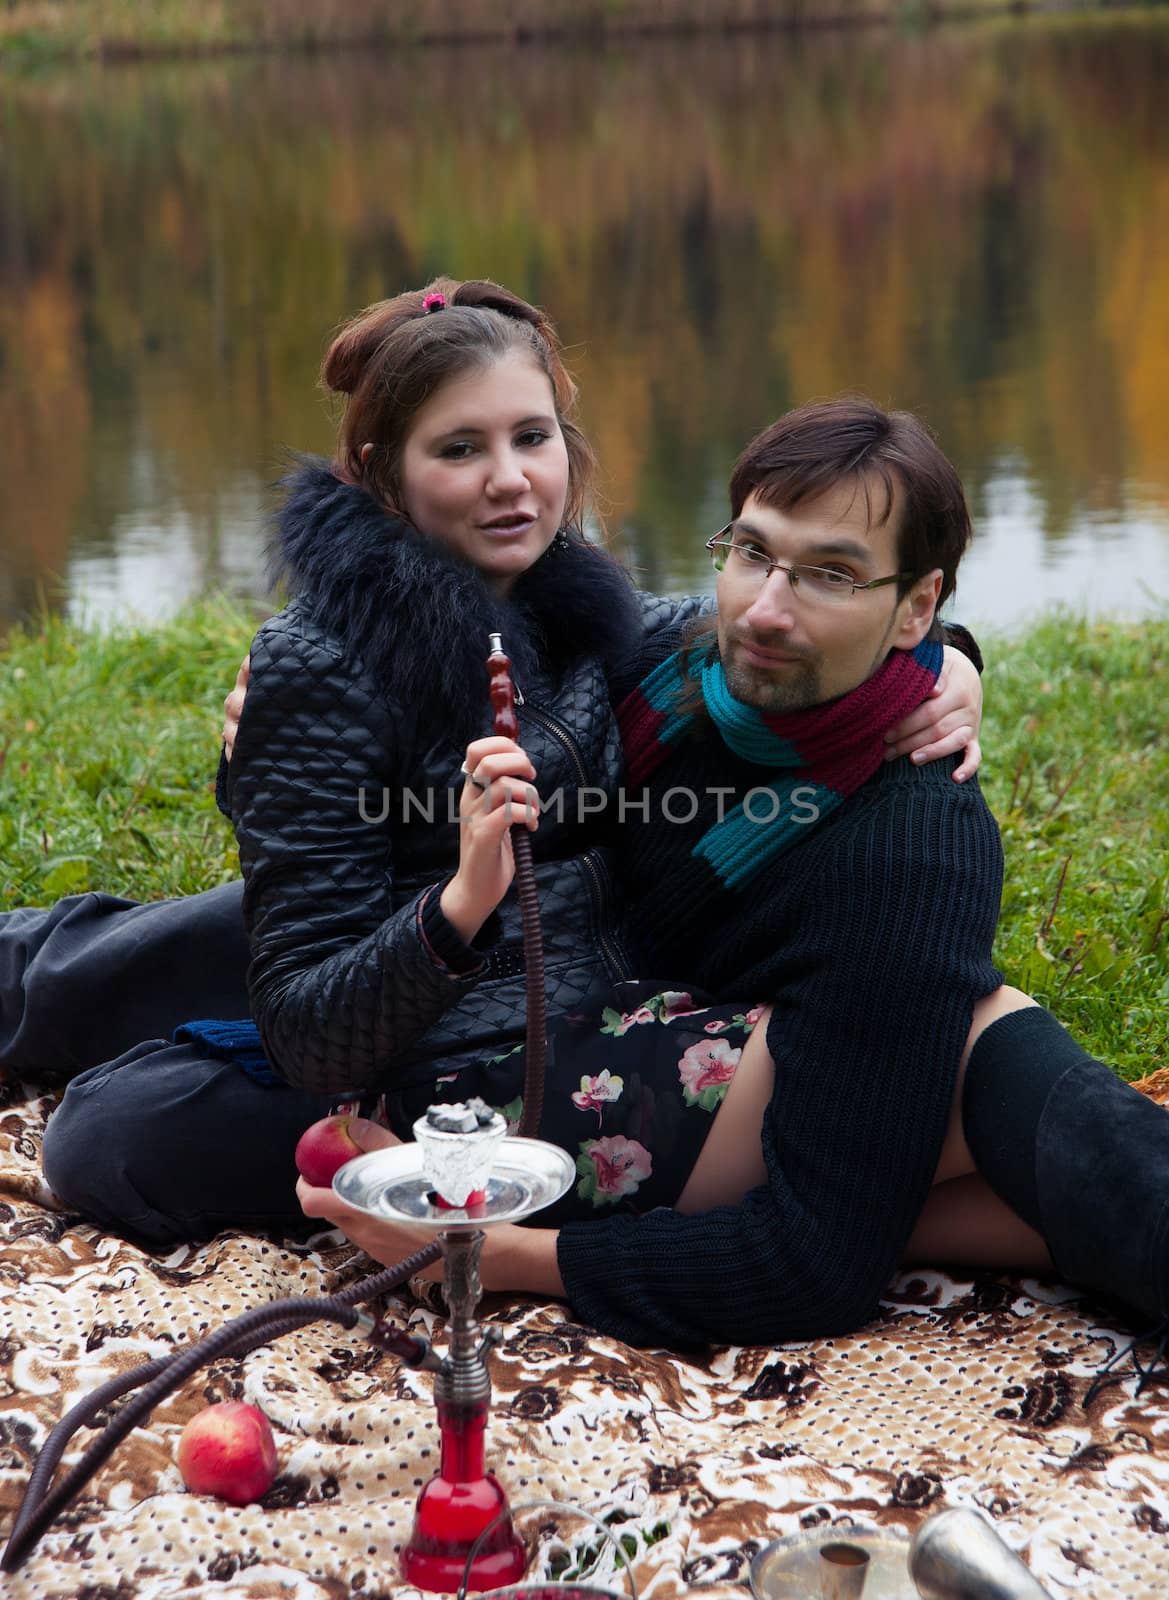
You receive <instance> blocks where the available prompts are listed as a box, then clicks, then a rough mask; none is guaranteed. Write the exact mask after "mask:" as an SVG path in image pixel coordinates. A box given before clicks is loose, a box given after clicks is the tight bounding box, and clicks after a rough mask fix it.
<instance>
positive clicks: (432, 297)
mask: <svg viewBox="0 0 1169 1600" xmlns="http://www.w3.org/2000/svg"><path fill="white" fill-rule="evenodd" d="M445 306H446V295H445V294H428V295H427V296H426V298H425V300H423V302H422V309H423V311H426V312H430V311H442V310H443V308H444V307H445Z"/></svg>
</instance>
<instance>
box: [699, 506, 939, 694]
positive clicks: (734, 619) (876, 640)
mask: <svg viewBox="0 0 1169 1600" xmlns="http://www.w3.org/2000/svg"><path fill="white" fill-rule="evenodd" d="M869 498H871V500H872V503H873V506H874V508H880V507H882V506H883V505H884V487H883V485H882V484H881V483H880V482H879V481H878V482H875V483H873V484H871V485H870V497H869ZM900 514H901V512H900V501H899V498H898V500H896V501H895V502H894V506H893V510H892V513H891V515H890V516H889V517H887V518H886V520H885V522H884V523H882V524H881V525H880V526H873V527H870V526H869V512H868V505H867V503H866V496H865V493H864V488H863V486H861V485H857V484H854V483H851V482H845V483H841V484H839V485H837V487H836V488H835V489H831V490H829V492H828V493H827V494H825V495H822V496H821V497H820V498H819V499H818V500H812V501H809V502H807V503H804V504H801V505H798V506H796V507H795V508H794V509H793V510H791V511H777V510H775V509H773V508H772V507H770V506H765V505H761V504H760V502H759V501H758V500H757V499H756V497H755V496H754V495H751V496H749V497H748V499H747V502H746V504H745V505H744V507H743V509H742V512H741V513H740V515H739V517H738V519H737V520H736V522H735V524H734V528H733V535H734V538H735V539H736V541H737V542H740V543H750V544H754V545H758V547H759V548H760V549H761V550H763V551H765V552H766V554H767V555H768V556H770V557H771V559H772V560H773V561H782V562H784V563H785V564H792V565H801V566H811V567H830V568H832V569H834V570H836V571H840V572H843V573H847V575H848V576H849V577H850V578H851V579H853V580H854V581H855V582H857V583H867V582H868V581H869V579H870V578H884V577H887V576H888V575H889V574H890V573H894V572H896V571H897V537H896V530H897V526H898V522H899V519H900ZM728 537H729V536H728ZM940 586H941V573H940V571H939V572H934V573H930V574H928V575H927V576H926V577H924V578H919V579H918V580H917V581H916V582H915V583H914V584H913V586H912V587H911V588H910V590H909V591H908V593H906V594H905V595H903V596H902V597H901V598H900V599H898V598H897V586H896V584H889V585H887V586H886V587H885V588H881V589H870V590H868V591H867V592H866V591H859V592H857V593H850V594H849V596H848V598H847V599H843V600H840V601H838V602H836V603H832V602H831V601H828V602H824V601H819V602H817V601H815V600H813V599H810V598H808V597H807V586H806V585H805V586H804V588H801V589H799V590H793V589H792V586H791V584H790V582H789V581H788V577H787V574H786V573H785V572H779V571H776V570H775V569H772V571H771V572H770V573H769V574H768V575H767V577H766V578H763V577H762V574H761V573H760V571H759V570H758V569H753V568H751V567H750V566H749V564H748V563H747V562H743V561H736V560H734V559H732V560H730V561H728V562H727V565H726V566H725V567H724V568H723V570H722V571H721V572H720V573H719V576H718V590H717V593H718V642H719V651H720V654H721V656H722V663H723V670H724V672H725V673H726V678H727V684H728V686H729V688H730V691H731V693H732V695H734V697H735V699H736V700H740V701H742V702H743V703H744V704H745V705H749V706H755V707H756V708H757V709H758V710H760V711H774V712H782V711H802V710H805V709H806V708H807V707H808V706H816V705H822V704H824V702H826V701H828V700H835V699H836V698H837V697H838V696H839V695H842V694H847V693H848V692H849V690H850V689H855V688H856V687H857V685H858V684H861V683H863V682H864V681H865V679H866V678H869V677H871V676H872V674H873V673H874V672H875V671H876V670H877V668H878V667H879V666H880V665H881V663H882V662H883V661H884V659H885V657H886V656H887V655H888V653H889V651H890V650H892V649H901V650H912V649H913V647H914V646H915V645H916V644H918V643H920V641H921V640H922V639H923V638H924V637H925V634H926V632H927V631H928V629H929V625H930V622H931V621H932V618H933V612H934V604H935V602H936V599H937V594H938V591H939V589H940Z"/></svg>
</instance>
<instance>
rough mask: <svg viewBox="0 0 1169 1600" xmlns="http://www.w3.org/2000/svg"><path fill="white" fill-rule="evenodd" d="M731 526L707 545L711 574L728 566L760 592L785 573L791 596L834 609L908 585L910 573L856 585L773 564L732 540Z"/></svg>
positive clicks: (832, 574) (818, 570) (824, 571)
mask: <svg viewBox="0 0 1169 1600" xmlns="http://www.w3.org/2000/svg"><path fill="white" fill-rule="evenodd" d="M734 526H735V525H734V523H733V522H728V523H727V525H726V527H725V528H720V529H719V530H718V532H717V533H712V534H711V536H710V538H709V539H708V540H707V541H706V548H707V549H708V550H709V551H710V554H711V558H712V560H713V561H714V570H715V571H716V572H722V571H723V570H724V569H725V568H726V567H727V566H728V565H729V566H730V567H731V569H732V571H733V572H734V573H735V575H736V576H737V577H742V578H751V579H753V580H754V581H755V582H757V583H758V585H759V587H760V588H762V586H763V584H764V583H765V582H766V580H767V579H768V578H770V576H771V574H772V573H773V572H786V573H787V581H788V582H789V583H790V584H791V586H792V593H793V594H797V595H799V596H800V598H801V599H803V600H810V601H812V602H813V603H814V604H821V603H823V604H827V605H837V604H839V603H840V601H842V600H851V599H852V597H853V595H854V594H855V593H856V592H857V590H858V589H880V588H882V587H883V586H884V585H885V584H887V583H901V582H908V580H909V579H910V578H912V577H913V574H912V572H893V573H890V575H889V576H888V577H887V578H870V579H869V581H868V582H867V583H857V581H856V580H855V578H850V577H849V575H848V573H847V572H838V571H836V570H834V569H833V568H832V567H806V566H803V565H802V564H799V563H797V564H796V565H794V566H793V565H791V564H790V563H789V562H786V561H773V560H772V559H771V557H770V556H769V555H768V554H767V552H766V550H763V549H762V548H761V547H760V546H759V545H757V544H748V543H746V542H743V541H741V540H738V539H736V538H734V536H733V530H734Z"/></svg>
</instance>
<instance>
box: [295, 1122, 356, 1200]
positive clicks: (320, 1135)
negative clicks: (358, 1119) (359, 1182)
mask: <svg viewBox="0 0 1169 1600" xmlns="http://www.w3.org/2000/svg"><path fill="white" fill-rule="evenodd" d="M352 1121H353V1118H352V1117H351V1116H350V1115H349V1113H348V1112H340V1113H338V1114H337V1115H335V1116H332V1117H322V1118H321V1120H320V1121H319V1122H314V1123H313V1125H312V1127H311V1128H306V1129H305V1130H304V1132H303V1133H302V1134H301V1136H300V1139H299V1141H298V1143H297V1146H296V1170H297V1171H298V1172H299V1173H300V1175H301V1177H302V1178H303V1179H304V1180H305V1181H306V1183H311V1184H312V1185H313V1187H314V1188H317V1189H324V1188H327V1187H328V1186H329V1184H331V1183H332V1181H333V1174H334V1173H335V1172H337V1171H338V1170H339V1169H340V1168H341V1167H343V1166H344V1165H345V1163H346V1162H347V1161H352V1160H353V1157H354V1156H359V1155H360V1154H361V1146H360V1145H359V1144H357V1143H356V1141H355V1140H354V1138H353V1136H352V1134H351V1133H350V1132H349V1124H350V1123H351V1122H352Z"/></svg>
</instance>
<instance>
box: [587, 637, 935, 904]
mask: <svg viewBox="0 0 1169 1600" xmlns="http://www.w3.org/2000/svg"><path fill="white" fill-rule="evenodd" d="M941 665H942V647H941V645H940V644H936V643H934V642H933V641H932V640H924V641H923V642H922V643H921V644H919V645H918V646H917V648H916V650H914V651H912V652H907V651H904V650H894V651H891V652H890V654H889V656H888V658H887V659H886V660H885V662H884V663H883V664H882V665H881V666H880V667H879V668H878V669H877V671H876V672H875V673H874V674H873V676H872V677H871V678H868V679H866V681H865V682H864V683H862V684H859V685H858V686H857V688H855V689H853V690H852V691H851V692H850V693H849V694H846V695H842V696H841V697H840V698H839V699H837V700H833V701H830V702H829V703H828V704H826V705H823V706H812V707H809V708H808V709H807V710H804V711H789V712H782V713H774V712H765V711H760V710H758V709H757V708H756V707H754V706H749V705H745V704H744V703H743V702H742V701H740V700H736V699H735V698H734V696H733V695H732V694H731V692H730V688H729V686H728V684H727V681H726V675H725V673H724V672H723V668H722V662H721V661H720V660H719V659H718V656H717V654H713V653H709V652H702V653H687V652H685V651H678V652H676V653H675V654H674V655H672V656H668V657H667V658H666V660H665V661H663V662H662V663H661V664H660V665H659V666H657V667H655V668H654V670H653V671H652V672H651V673H649V674H648V676H647V677H645V678H644V679H643V680H642V681H641V683H640V684H639V685H638V687H637V688H636V689H635V690H634V691H633V692H632V694H630V695H627V696H626V698H625V699H624V700H623V701H622V702H621V704H620V706H618V708H617V719H618V722H619V724H620V727H621V736H622V740H623V743H624V746H625V758H626V762H627V765H628V770H629V778H630V781H631V782H632V783H644V782H645V781H646V779H647V778H649V777H650V775H651V774H652V773H653V772H654V771H656V769H657V768H658V767H659V766H660V765H661V764H662V762H663V761H665V760H666V758H667V756H668V754H669V750H670V747H671V746H673V745H677V744H679V743H680V742H681V741H682V740H684V739H686V738H687V737H689V735H690V734H691V732H692V731H693V730H694V728H695V725H696V723H697V720H698V717H697V712H696V710H694V709H688V707H690V706H692V705H693V702H694V699H695V694H694V690H695V686H696V685H697V686H699V687H700V688H701V698H702V704H703V706H704V708H705V710H706V713H707V715H708V716H709V717H710V720H711V721H712V722H713V724H714V726H715V727H716V728H717V730H718V732H719V735H720V736H721V738H722V740H723V742H724V743H725V744H726V746H727V747H728V749H730V750H732V751H733V752H734V753H735V755H737V756H739V757H740V758H741V759H742V760H744V761H749V762H750V763H751V764H752V765H753V766H757V767H759V768H760V769H761V772H760V782H759V783H758V784H757V785H755V786H754V787H752V788H750V789H748V790H747V791H746V793H745V794H743V795H742V797H741V799H739V800H738V802H737V803H736V805H735V806H734V807H733V808H730V809H727V810H726V811H725V813H724V811H723V810H722V807H721V806H720V809H719V815H718V818H717V820H716V821H715V822H714V823H713V824H712V825H711V827H709V828H708V829H707V830H706V832H705V833H704V834H703V836H702V838H701V839H700V840H699V841H698V843H697V845H695V847H694V849H693V852H692V854H693V856H694V857H696V858H698V859H701V860H703V861H705V862H706V863H707V864H708V866H709V867H710V868H711V870H712V871H713V872H714V873H715V874H716V876H717V877H718V878H719V880H720V881H721V882H722V883H723V884H725V885H726V886H727V887H728V888H735V887H737V886H739V885H740V884H742V883H745V882H746V881H747V880H748V879H750V878H751V877H753V876H754V875H755V873H756V872H758V871H759V869H760V868H761V867H762V866H763V865H765V864H766V863H767V862H768V861H770V860H772V859H773V858H774V857H775V856H776V855H777V854H779V852H780V851H782V850H786V849H789V848H790V847H791V846H792V845H793V844H796V843H798V842H800V841H801V840H803V839H806V838H807V837H808V833H809V830H810V829H811V828H813V827H814V826H815V825H816V824H817V823H819V822H822V821H823V820H824V818H825V817H827V816H829V815H831V813H832V812H833V811H835V810H836V808H837V807H838V806H839V805H840V804H841V803H842V801H844V800H845V799H846V798H847V797H848V795H850V794H852V793H853V792H854V791H855V790H856V789H857V788H859V787H860V785H861V784H862V783H864V782H865V781H866V780H867V779H868V778H870V777H872V775H873V773H875V772H876V771H877V770H878V768H879V767H880V765H881V762H882V760H883V759H884V755H885V734H886V732H887V731H888V729H890V728H892V727H893V726H895V724H896V723H898V722H900V721H901V719H902V718H903V717H905V716H907V715H908V714H909V712H910V711H912V710H913V709H914V707H915V706H918V705H920V704H921V702H922V701H923V700H924V699H925V698H926V696H927V695H928V694H929V693H930V691H931V690H932V688H933V686H934V684H935V683H936V682H937V678H938V673H939V672H940V671H941Z"/></svg>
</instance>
